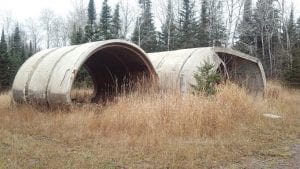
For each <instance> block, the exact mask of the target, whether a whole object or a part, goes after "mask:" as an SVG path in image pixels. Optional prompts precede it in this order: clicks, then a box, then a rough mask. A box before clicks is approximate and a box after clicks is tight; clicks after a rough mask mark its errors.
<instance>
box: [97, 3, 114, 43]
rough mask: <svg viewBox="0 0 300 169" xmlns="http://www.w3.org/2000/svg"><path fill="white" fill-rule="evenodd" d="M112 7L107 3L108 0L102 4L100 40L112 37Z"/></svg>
mask: <svg viewBox="0 0 300 169" xmlns="http://www.w3.org/2000/svg"><path fill="white" fill-rule="evenodd" d="M110 12H111V9H110V6H109V5H108V3H107V0H104V1H103V4H102V11H101V16H100V23H99V29H98V36H99V38H100V40H108V39H111V38H112V32H111V27H112V25H111V24H112V22H111V20H112V16H111V13H110Z"/></svg>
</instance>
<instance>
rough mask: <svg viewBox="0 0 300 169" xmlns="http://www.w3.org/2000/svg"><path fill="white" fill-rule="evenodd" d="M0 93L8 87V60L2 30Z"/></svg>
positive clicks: (0, 44) (0, 42) (0, 43)
mask: <svg viewBox="0 0 300 169" xmlns="http://www.w3.org/2000/svg"><path fill="white" fill-rule="evenodd" d="M0 72H1V73H0V92H1V91H3V90H7V89H8V88H9V86H10V81H11V80H10V69H9V58H8V53H7V43H6V40H5V34H4V30H2V34H1V41H0Z"/></svg>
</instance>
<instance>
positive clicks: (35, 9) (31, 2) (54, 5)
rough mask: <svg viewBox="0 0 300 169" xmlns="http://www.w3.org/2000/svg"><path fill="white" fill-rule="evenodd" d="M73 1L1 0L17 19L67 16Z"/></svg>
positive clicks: (98, 1)
mask: <svg viewBox="0 0 300 169" xmlns="http://www.w3.org/2000/svg"><path fill="white" fill-rule="evenodd" d="M72 1H75V0H0V4H1V5H0V11H2V12H3V11H4V12H7V11H9V12H11V13H12V14H13V16H14V17H16V18H17V20H24V19H25V18H28V17H33V18H35V17H37V16H39V15H40V13H41V10H42V9H44V8H50V9H52V10H54V11H55V12H56V13H57V14H59V15H62V16H65V15H67V14H68V12H69V11H70V10H71V9H72ZM86 1H88V0H86ZM102 1H103V0H95V3H96V5H97V8H98V9H97V13H99V12H100V10H99V8H100V6H101V4H102ZM108 1H109V3H110V4H111V5H114V4H116V3H117V2H118V1H119V0H108ZM131 1H133V3H134V1H137V0H131ZM288 1H290V2H291V1H293V2H294V4H295V8H296V12H297V13H298V14H297V15H299V14H300V13H299V12H300V1H299V0H287V2H288Z"/></svg>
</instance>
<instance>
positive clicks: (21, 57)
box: [9, 24, 27, 84]
mask: <svg viewBox="0 0 300 169" xmlns="http://www.w3.org/2000/svg"><path fill="white" fill-rule="evenodd" d="M26 59H27V58H26V56H25V46H24V44H23V42H22V39H21V34H20V29H19V25H18V24H17V25H16V27H15V30H14V32H13V35H12V41H11V47H10V51H9V69H10V84H12V82H13V79H14V77H15V75H16V73H17V71H18V69H19V68H20V67H21V65H22V64H23V62H25V60H26Z"/></svg>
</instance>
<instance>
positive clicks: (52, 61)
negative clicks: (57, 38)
mask: <svg viewBox="0 0 300 169" xmlns="http://www.w3.org/2000/svg"><path fill="white" fill-rule="evenodd" d="M82 66H85V67H86V68H87V70H88V71H89V73H90V75H91V76H92V79H93V80H94V87H95V91H94V92H95V93H94V96H95V97H101V94H103V93H102V92H105V90H107V89H108V88H109V87H110V88H111V89H112V88H114V87H116V85H122V84H114V83H115V82H116V79H122V80H123V79H124V78H127V77H129V76H140V75H143V76H144V75H146V76H147V77H149V78H150V79H152V78H154V77H155V76H156V73H155V70H154V68H153V66H152V64H151V62H150V61H149V60H148V58H147V56H146V54H145V53H144V52H143V50H142V49H140V48H139V47H137V46H136V45H134V44H132V43H128V42H126V41H121V40H109V41H100V42H93V43H86V44H83V45H77V46H67V47H63V48H54V49H47V50H43V51H41V52H39V53H37V54H35V55H34V56H32V57H30V58H29V59H28V60H27V61H26V62H25V63H24V64H23V65H22V66H21V68H20V69H19V71H18V73H17V75H16V77H15V80H14V83H13V88H12V93H13V98H14V100H15V101H16V102H26V103H37V104H48V105H50V106H54V105H57V104H70V103H71V98H70V93H71V89H72V85H73V82H74V80H75V77H76V75H77V72H78V70H80V68H81V67H82ZM118 83H122V82H121V81H118ZM112 90H113V89H112Z"/></svg>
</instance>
